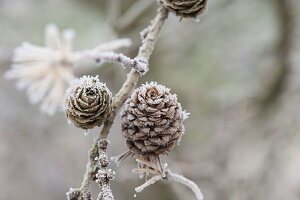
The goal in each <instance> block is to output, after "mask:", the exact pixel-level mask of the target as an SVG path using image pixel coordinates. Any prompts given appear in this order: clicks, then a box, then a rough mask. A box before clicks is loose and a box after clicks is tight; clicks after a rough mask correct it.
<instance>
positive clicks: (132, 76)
mask: <svg viewBox="0 0 300 200" xmlns="http://www.w3.org/2000/svg"><path fill="white" fill-rule="evenodd" d="M167 17H168V10H167V9H165V8H160V9H159V10H158V13H157V16H156V17H155V19H154V20H153V21H152V23H151V25H150V26H149V27H148V28H147V29H146V30H145V31H143V33H144V34H143V36H142V44H141V46H140V48H139V52H138V55H137V56H136V58H138V59H141V60H144V61H145V62H148V61H149V58H150V56H151V54H152V52H153V50H154V46H155V44H156V42H157V39H158V37H159V34H160V31H161V29H162V27H163V25H164V22H165V20H166V19H167ZM140 76H141V75H140V74H139V73H138V72H137V71H136V70H135V69H131V70H130V72H129V73H128V75H127V79H126V81H125V82H124V83H123V85H122V87H121V89H120V90H119V92H118V93H117V94H116V95H115V97H114V99H113V111H112V113H111V115H110V116H109V118H108V119H107V120H106V121H105V122H104V125H103V128H102V130H101V132H100V134H99V136H98V137H97V139H96V140H95V143H94V144H93V147H92V148H91V149H90V151H89V161H88V163H87V168H86V172H85V175H84V178H83V182H82V185H81V188H80V189H81V191H83V190H84V189H86V188H90V185H91V182H92V179H93V177H92V176H93V173H94V170H95V168H96V165H97V162H96V161H95V157H97V149H98V141H99V140H101V139H106V138H107V136H108V134H109V131H110V128H111V126H112V124H113V122H114V119H115V117H116V114H117V112H118V111H119V109H120V108H121V106H122V105H123V103H124V102H125V100H126V98H127V97H128V96H129V95H130V93H131V92H132V91H133V89H134V88H135V87H136V85H137V83H138V81H139V78H140ZM105 151H106V149H105Z"/></svg>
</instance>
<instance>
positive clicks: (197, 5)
mask: <svg viewBox="0 0 300 200" xmlns="http://www.w3.org/2000/svg"><path fill="white" fill-rule="evenodd" d="M161 1H162V3H163V5H164V6H165V7H166V8H168V9H169V10H171V11H172V12H174V13H175V14H176V15H177V16H180V17H183V18H186V17H193V18H196V17H198V16H199V15H200V14H201V13H203V12H204V11H205V9H206V5H207V0H161Z"/></svg>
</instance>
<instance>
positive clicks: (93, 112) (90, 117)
mask: <svg viewBox="0 0 300 200" xmlns="http://www.w3.org/2000/svg"><path fill="white" fill-rule="evenodd" d="M111 104H112V94H111V92H110V91H109V89H108V88H107V87H106V85H105V84H104V83H101V82H100V81H99V78H98V76H96V77H91V76H83V77H82V78H80V79H77V80H75V81H74V82H73V83H72V84H71V86H70V87H69V88H68V90H67V94H66V102H65V106H66V108H65V112H66V116H67V118H68V119H69V120H70V121H72V122H73V123H74V125H75V126H77V127H79V128H82V129H91V128H94V127H95V126H100V125H101V124H102V123H103V122H104V121H105V120H106V118H107V116H108V115H109V113H110V112H111Z"/></svg>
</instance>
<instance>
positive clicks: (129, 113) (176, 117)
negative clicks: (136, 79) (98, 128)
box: [122, 82, 186, 160]
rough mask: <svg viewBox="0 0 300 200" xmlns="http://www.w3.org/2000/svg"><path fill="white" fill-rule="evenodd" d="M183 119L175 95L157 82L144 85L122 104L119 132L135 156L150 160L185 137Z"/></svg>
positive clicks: (165, 151)
mask: <svg viewBox="0 0 300 200" xmlns="http://www.w3.org/2000/svg"><path fill="white" fill-rule="evenodd" d="M185 118H186V113H185V112H184V111H182V107H181V105H180V103H178V101H177V97H176V95H172V94H171V93H170V90H169V89H168V88H166V87H165V86H163V85H159V84H157V83H156V82H151V83H146V84H144V85H142V86H141V87H139V88H137V89H136V90H135V91H134V92H133V94H132V95H131V97H130V98H129V99H128V100H127V101H126V102H125V105H124V110H123V112H122V132H123V135H124V136H125V138H126V139H127V141H126V143H127V146H128V147H129V149H130V151H131V152H132V153H133V154H134V155H136V156H137V157H138V158H142V159H144V160H145V159H146V160H152V158H156V157H158V156H159V155H161V154H167V153H168V152H169V151H171V150H172V149H173V148H174V146H175V145H176V143H177V142H178V141H179V140H180V138H181V136H182V134H183V133H184V126H183V124H182V122H183V120H184V119H185Z"/></svg>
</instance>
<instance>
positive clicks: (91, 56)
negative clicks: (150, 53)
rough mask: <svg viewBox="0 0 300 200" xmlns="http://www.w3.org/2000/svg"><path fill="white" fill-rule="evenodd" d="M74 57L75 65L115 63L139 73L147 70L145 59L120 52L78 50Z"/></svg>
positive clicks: (143, 73)
mask: <svg viewBox="0 0 300 200" xmlns="http://www.w3.org/2000/svg"><path fill="white" fill-rule="evenodd" d="M74 59H75V61H74V63H75V64H76V65H75V67H76V66H81V65H87V64H93V65H101V64H102V63H117V64H120V65H122V66H123V67H124V68H129V69H134V70H136V71H137V72H138V73H139V74H140V75H145V73H146V72H147V71H148V62H147V61H146V60H143V59H142V58H134V59H131V58H129V57H127V56H125V55H123V54H121V53H115V52H96V51H94V50H86V51H84V52H78V53H77V54H76V55H75V58H74Z"/></svg>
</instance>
